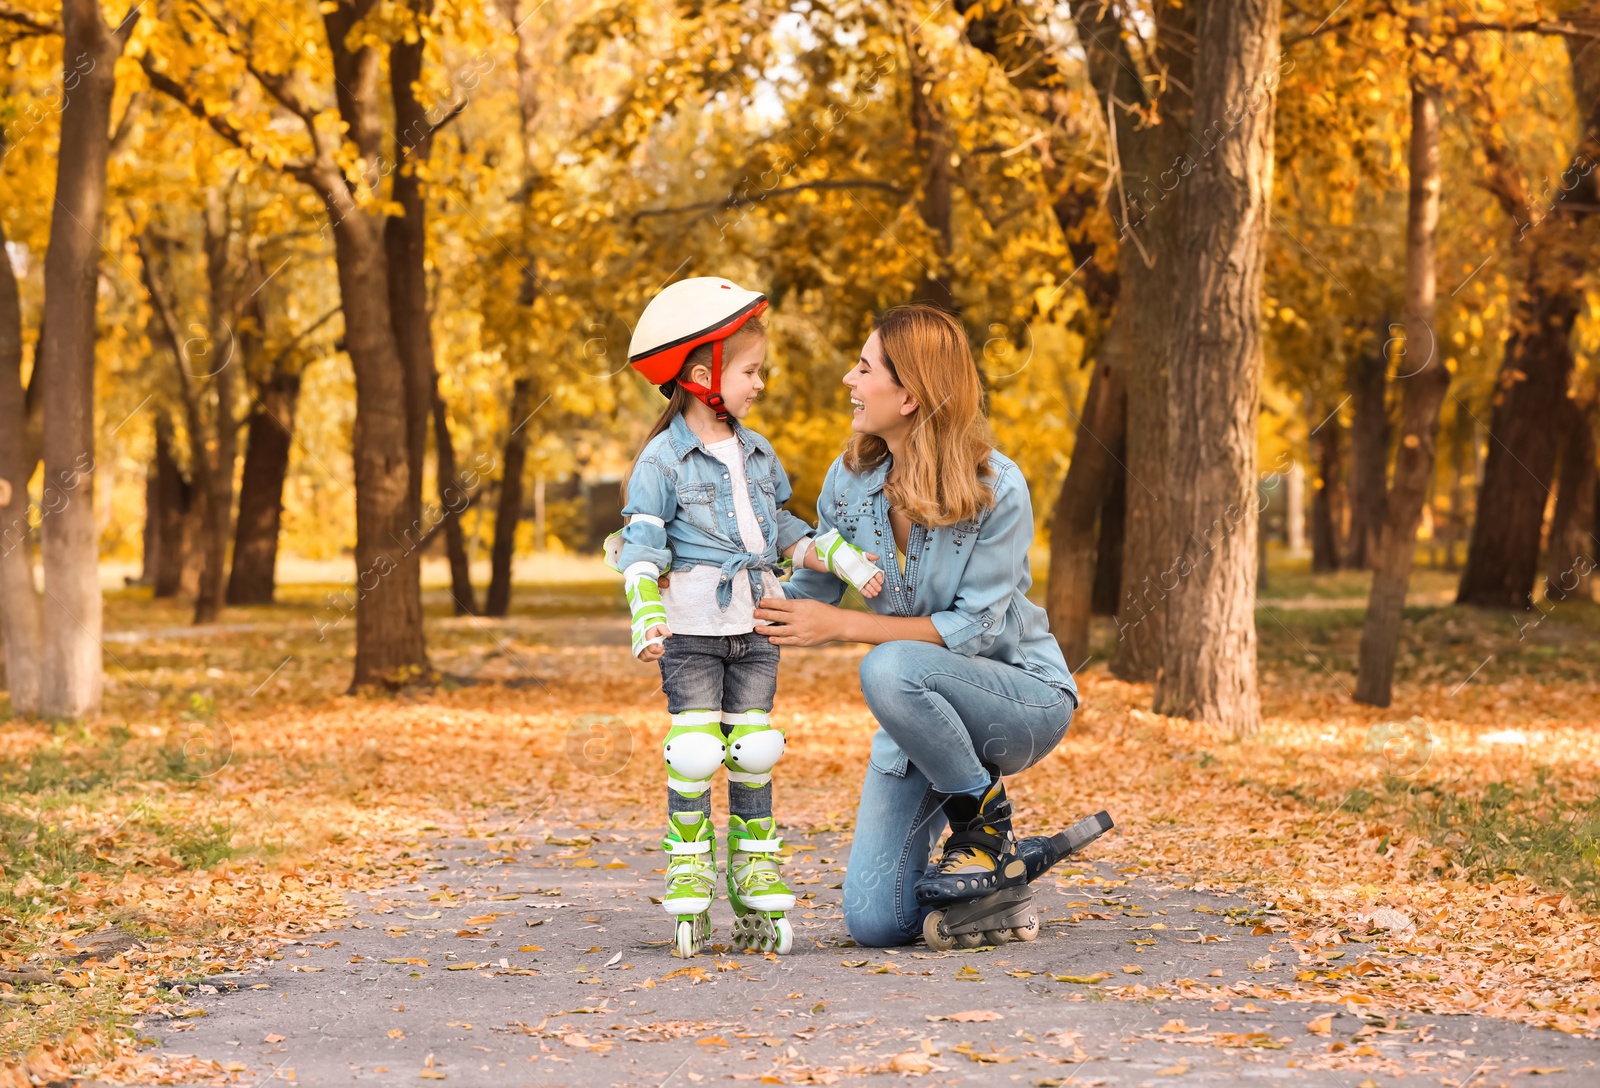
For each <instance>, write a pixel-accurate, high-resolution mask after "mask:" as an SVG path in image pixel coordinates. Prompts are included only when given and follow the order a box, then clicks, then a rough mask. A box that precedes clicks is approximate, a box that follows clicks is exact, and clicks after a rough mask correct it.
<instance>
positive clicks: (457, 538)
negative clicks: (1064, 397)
mask: <svg viewBox="0 0 1600 1088" xmlns="http://www.w3.org/2000/svg"><path fill="white" fill-rule="evenodd" d="M433 435H434V439H433V442H434V449H435V450H436V451H437V454H438V458H439V468H438V473H437V476H436V478H435V486H436V487H437V488H438V494H439V507H440V509H441V510H442V511H443V513H442V514H440V518H441V519H442V520H443V522H444V525H443V528H444V545H445V553H446V554H447V555H448V556H449V557H450V600H451V603H452V604H453V605H454V607H455V614H456V615H458V616H476V615H477V614H478V597H477V592H476V591H475V590H474V589H473V588H472V568H471V566H470V564H469V563H468V561H467V541H466V537H465V535H464V534H463V533H462V531H461V515H462V514H463V513H464V512H465V511H466V508H467V504H468V503H469V502H471V501H472V496H470V495H468V494H467V491H466V489H465V488H464V487H462V486H461V476H460V474H459V471H458V470H457V468H456V444H455V440H454V439H452V438H451V437H450V419H449V412H448V411H447V410H446V408H445V404H444V398H443V397H442V396H440V395H439V383H438V380H437V375H435V380H434V383H433Z"/></svg>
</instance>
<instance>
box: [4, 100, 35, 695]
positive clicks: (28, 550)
mask: <svg viewBox="0 0 1600 1088" xmlns="http://www.w3.org/2000/svg"><path fill="white" fill-rule="evenodd" d="M6 150H7V146H6V142H5V132H4V130H3V126H0V158H3V156H4V153H5V151H6ZM34 378H35V379H37V378H38V372H37V370H35V372H34ZM26 432H27V396H26V393H25V392H24V390H23V388H22V303H21V297H20V295H19V294H18V291H17V277H16V273H15V271H14V270H13V269H12V267H11V251H10V250H8V249H7V248H6V236H5V226H4V224H3V223H0V624H3V625H4V629H3V634H4V646H5V654H6V687H7V689H8V690H9V691H10V692H11V713H12V714H13V715H14V716H18V717H32V716H33V715H35V714H37V713H39V694H40V689H41V686H42V683H43V672H42V670H43V662H42V661H41V659H40V653H39V651H40V638H41V623H42V620H41V613H40V604H41V595H40V593H39V590H38V587H37V585H36V584H35V582H34V577H33V530H32V528H31V526H30V525H29V523H28V505H29V502H28V480H29V479H30V478H31V477H32V476H33V467H34V459H33V457H31V456H30V455H29V451H28V448H27V446H28V443H27V439H26Z"/></svg>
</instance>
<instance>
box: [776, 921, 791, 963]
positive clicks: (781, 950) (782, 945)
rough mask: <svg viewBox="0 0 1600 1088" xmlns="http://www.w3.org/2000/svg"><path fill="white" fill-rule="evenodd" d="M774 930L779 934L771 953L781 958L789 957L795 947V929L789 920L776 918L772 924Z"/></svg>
mask: <svg viewBox="0 0 1600 1088" xmlns="http://www.w3.org/2000/svg"><path fill="white" fill-rule="evenodd" d="M772 928H773V930H774V931H776V933H777V942H776V943H775V944H774V946H773V947H772V949H771V951H773V952H776V953H777V954H778V955H780V956H787V955H788V954H789V950H790V949H791V948H793V947H794V927H793V926H791V925H790V924H789V919H787V918H776V919H774V920H773V922H772Z"/></svg>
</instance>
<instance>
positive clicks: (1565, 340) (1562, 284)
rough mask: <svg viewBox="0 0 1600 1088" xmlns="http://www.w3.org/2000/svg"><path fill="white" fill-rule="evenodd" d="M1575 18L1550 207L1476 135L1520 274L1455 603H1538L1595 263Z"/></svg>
mask: <svg viewBox="0 0 1600 1088" xmlns="http://www.w3.org/2000/svg"><path fill="white" fill-rule="evenodd" d="M1576 14H1577V15H1578V17H1579V18H1580V19H1581V20H1582V21H1584V22H1586V23H1588V24H1589V25H1588V26H1587V27H1586V28H1585V29H1586V33H1583V34H1577V35H1571V36H1568V37H1567V39H1566V47H1567V56H1568V61H1569V64H1568V70H1569V73H1570V76H1571V79H1572V91H1573V99H1574V102H1575V104H1576V105H1577V107H1578V113H1579V122H1580V124H1579V138H1578V146H1577V148H1576V149H1574V153H1573V156H1572V162H1571V165H1570V166H1569V167H1568V169H1567V170H1566V171H1564V172H1563V173H1562V175H1561V177H1560V178H1559V179H1558V180H1557V184H1558V186H1559V188H1560V192H1559V193H1557V195H1556V196H1555V197H1554V199H1552V200H1549V201H1547V202H1546V201H1545V198H1543V197H1541V198H1537V199H1535V198H1532V197H1531V195H1530V194H1529V193H1528V191H1527V189H1526V186H1525V184H1524V182H1523V176H1522V173H1521V171H1520V169H1519V168H1518V166H1517V163H1516V161H1515V159H1514V157H1513V156H1512V155H1511V153H1510V151H1509V149H1508V148H1507V146H1506V145H1505V142H1504V133H1502V132H1500V131H1499V130H1498V129H1497V128H1494V127H1491V126H1484V125H1480V131H1479V137H1480V138H1479V143H1480V144H1481V145H1482V148H1483V152H1484V155H1485V158H1486V159H1487V163H1488V168H1489V169H1488V177H1487V178H1486V182H1485V184H1486V186H1487V188H1488V189H1489V190H1490V192H1492V193H1493V194H1494V195H1495V196H1496V197H1497V198H1498V199H1499V201H1500V204H1501V207H1502V208H1503V209H1504V210H1505V211H1506V213H1507V215H1508V216H1510V218H1511V220H1512V223H1513V224H1514V225H1515V226H1516V227H1517V232H1516V235H1515V237H1514V239H1513V246H1514V247H1515V248H1516V249H1517V250H1518V251H1519V252H1521V253H1522V254H1523V266H1522V276H1521V279H1522V284H1521V291H1520V293H1519V295H1518V297H1517V300H1516V302H1515V304H1514V305H1513V308H1512V320H1511V335H1510V336H1509V337H1507V339H1506V345H1505V354H1504V356H1503V359H1504V362H1503V363H1502V365H1501V368H1500V377H1499V387H1498V388H1497V389H1496V391H1495V396H1494V411H1493V413H1492V415H1491V417H1490V424H1489V443H1488V447H1489V449H1488V458H1487V459H1486V461H1485V463H1484V466H1483V473H1482V476H1481V477H1480V479H1479V485H1478V503H1477V516H1476V518H1475V519H1474V522H1473V526H1472V540H1471V543H1470V544H1469V545H1468V547H1467V563H1466V569H1465V570H1463V571H1462V573H1461V586H1460V589H1459V590H1458V592H1457V594H1456V601H1457V603H1459V604H1471V605H1478V606H1480V607H1485V608H1500V607H1505V608H1513V609H1528V608H1531V607H1532V605H1533V583H1534V579H1535V578H1536V577H1537V576H1538V571H1539V538H1540V536H1541V530H1542V529H1543V526H1544V513H1545V507H1546V503H1547V500H1548V498H1549V495H1550V481H1551V477H1552V474H1553V473H1554V471H1555V460H1556V432H1557V430H1558V428H1557V427H1555V426H1552V425H1551V423H1552V421H1553V420H1556V419H1557V417H1558V414H1559V412H1560V410H1561V405H1562V402H1563V401H1564V400H1565V398H1566V396H1567V382H1568V379H1569V377H1570V376H1571V373H1572V366H1573V357H1572V346H1571V334H1572V326H1573V322H1574V320H1575V319H1576V317H1577V315H1578V313H1579V311H1580V310H1581V309H1582V308H1583V304H1584V299H1583V294H1582V290H1581V288H1580V282H1579V281H1580V277H1582V276H1583V275H1584V274H1585V273H1586V271H1587V270H1588V269H1589V268H1590V267H1592V265H1593V252H1592V248H1593V241H1592V237H1591V234H1590V232H1589V231H1588V230H1587V229H1585V223H1586V221H1587V220H1588V219H1589V218H1590V217H1591V216H1592V214H1593V211H1594V209H1595V207H1596V206H1597V203H1600V185H1597V182H1600V179H1597V178H1596V177H1595V169H1594V167H1595V162H1596V160H1597V159H1600V56H1597V55H1596V50H1595V49H1594V40H1593V38H1592V32H1593V30H1594V29H1595V26H1594V24H1595V18H1594V16H1593V14H1592V13H1590V12H1585V11H1579V12H1577V13H1576ZM1479 93H1481V91H1480V92H1479ZM1477 115H1478V111H1475V113H1474V116H1477ZM1484 116H1487V114H1485V115H1484ZM1569 181H1570V184H1568V182H1569ZM1549 191H1550V190H1549V189H1547V190H1546V192H1547V193H1548V192H1549ZM1541 204H1543V205H1544V206H1541Z"/></svg>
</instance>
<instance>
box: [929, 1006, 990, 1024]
mask: <svg viewBox="0 0 1600 1088" xmlns="http://www.w3.org/2000/svg"><path fill="white" fill-rule="evenodd" d="M928 1019H929V1020H935V1021H937V1020H948V1021H950V1022H951V1023H952V1024H986V1023H988V1022H989V1021H991V1020H1004V1019H1005V1017H1004V1016H1001V1015H1000V1014H999V1013H997V1012H994V1011H993V1010H991V1009H967V1010H966V1011H964V1012H952V1013H947V1014H945V1015H943V1016H934V1015H932V1014H929V1016H928Z"/></svg>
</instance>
